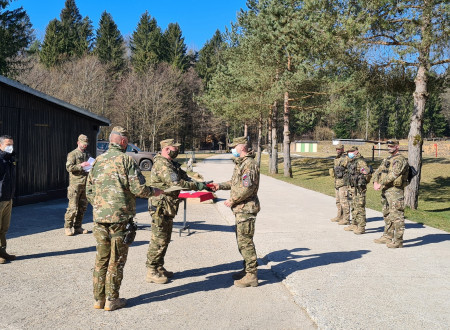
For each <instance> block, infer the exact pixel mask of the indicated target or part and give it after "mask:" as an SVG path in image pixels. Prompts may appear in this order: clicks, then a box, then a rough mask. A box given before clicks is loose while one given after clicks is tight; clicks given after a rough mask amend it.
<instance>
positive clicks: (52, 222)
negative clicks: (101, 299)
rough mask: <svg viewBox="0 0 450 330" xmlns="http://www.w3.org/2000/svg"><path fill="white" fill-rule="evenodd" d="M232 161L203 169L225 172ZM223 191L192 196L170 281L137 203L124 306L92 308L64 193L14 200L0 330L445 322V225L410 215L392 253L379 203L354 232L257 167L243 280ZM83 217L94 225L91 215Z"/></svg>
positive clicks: (86, 253)
mask: <svg viewBox="0 0 450 330" xmlns="http://www.w3.org/2000/svg"><path fill="white" fill-rule="evenodd" d="M228 158H229V156H228V155H218V156H214V157H212V158H208V159H207V160H206V161H204V162H202V163H200V164H198V166H197V167H196V171H198V172H200V173H202V174H203V175H204V177H205V179H214V180H215V181H216V182H219V181H222V180H223V181H224V180H227V179H229V178H230V177H231V173H232V169H233V163H232V162H231V161H230V160H229V159H228ZM228 194H229V192H228V191H219V192H218V193H217V196H218V201H217V203H216V204H195V203H189V204H188V214H187V216H188V221H189V223H190V227H191V235H189V236H188V235H187V234H186V233H185V232H184V233H182V235H181V236H178V233H177V232H174V233H173V236H172V243H171V244H170V246H169V250H168V253H167V256H166V266H167V268H168V269H170V270H173V271H175V272H176V275H175V277H174V279H173V281H172V282H170V283H168V284H165V285H157V284H149V283H146V282H145V281H144V277H145V272H146V268H145V258H146V257H145V255H146V250H147V246H148V241H149V238H150V232H149V223H150V221H149V216H148V214H147V212H146V205H145V201H141V202H140V203H139V205H138V215H137V219H138V221H139V223H140V227H141V230H139V231H138V234H137V238H136V242H135V243H134V244H133V246H132V247H131V248H130V252H129V258H128V262H127V264H126V267H125V276H124V281H123V283H122V288H121V296H122V297H125V298H128V299H129V304H128V306H127V308H124V309H122V310H118V311H115V312H104V311H99V310H94V309H93V308H92V303H93V300H92V293H91V291H92V284H91V281H92V268H93V264H94V258H95V241H94V239H93V237H92V234H89V235H78V236H75V237H66V236H64V234H63V230H62V229H61V227H62V225H63V216H64V212H65V208H66V201H65V200H59V201H52V202H47V203H40V204H34V205H28V206H22V207H16V208H14V209H13V218H12V225H11V229H10V232H9V233H8V237H9V239H8V244H9V250H10V251H11V252H14V253H17V254H19V255H20V258H19V259H18V260H17V261H15V262H12V263H9V264H5V265H0V287H1V290H2V291H1V296H0V299H1V302H2V303H1V304H0V315H1V318H0V329H29V328H49V329H56V328H58V329H60V328H63V327H64V328H75V329H86V328H87V329H91V328H95V329H99V328H114V329H121V328H129V329H140V328H143V327H146V326H151V327H152V328H156V329H162V328H164V329H174V328H183V329H212V328H214V329H258V328H259V329H309V328H315V327H318V328H320V329H390V328H397V329H448V325H449V324H450V313H449V312H448V311H449V310H450V276H449V275H450V234H448V233H446V232H443V231H440V230H437V229H433V228H429V227H426V226H422V225H419V224H416V223H412V222H407V224H406V234H405V239H406V240H405V246H404V248H403V249H394V250H391V249H388V248H386V247H385V246H383V245H377V244H375V243H373V242H372V241H373V239H374V238H377V237H379V236H380V235H381V232H382V229H383V224H384V223H383V221H382V218H381V214H380V213H379V212H375V211H372V210H367V217H368V220H369V221H368V226H367V228H368V231H367V232H368V233H367V234H365V235H361V236H357V235H354V234H353V233H351V232H345V231H344V230H343V228H342V226H338V225H336V224H335V223H331V222H330V220H329V219H330V218H332V217H333V216H334V215H335V205H334V199H333V198H332V197H329V196H325V195H322V194H319V193H316V192H313V191H310V190H306V189H303V188H300V187H296V186H293V185H290V184H288V183H285V182H282V181H278V180H275V179H272V178H270V177H266V176H262V178H261V185H260V193H259V196H260V200H261V204H262V211H261V212H260V214H259V215H258V218H257V226H256V236H255V244H256V248H257V252H258V257H259V263H260V265H261V266H260V271H259V277H260V286H259V287H257V288H246V289H240V288H236V287H234V286H233V285H232V284H233V281H232V279H231V277H230V275H231V274H232V273H233V272H235V271H237V270H238V269H240V268H241V266H242V261H241V260H242V259H241V256H240V255H239V253H238V251H237V248H236V242H235V237H234V233H233V229H232V225H233V224H234V219H233V216H232V214H231V211H230V210H229V209H228V208H226V207H225V206H224V205H223V201H224V200H225V199H226V198H227V197H228ZM182 213H183V212H182V210H180V214H179V215H178V216H177V218H176V219H177V220H178V221H181V220H182ZM88 214H90V212H88ZM85 223H86V225H84V227H85V228H88V229H92V216H90V215H88V216H86V220H85Z"/></svg>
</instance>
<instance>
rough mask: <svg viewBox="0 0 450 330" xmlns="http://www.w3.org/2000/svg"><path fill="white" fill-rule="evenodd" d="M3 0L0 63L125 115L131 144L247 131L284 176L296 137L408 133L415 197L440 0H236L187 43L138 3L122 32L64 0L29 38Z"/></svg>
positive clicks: (9, 71)
mask: <svg viewBox="0 0 450 330" xmlns="http://www.w3.org/2000/svg"><path fill="white" fill-rule="evenodd" d="M10 2H11V1H10V0H0V9H1V12H0V23H1V24H0V37H1V38H0V40H1V46H0V73H1V74H2V75H6V76H8V77H12V78H14V79H17V80H18V81H20V82H22V83H24V84H26V85H28V86H30V87H32V88H35V89H37V90H40V91H42V92H44V93H47V94H49V95H51V96H54V97H57V98H60V99H62V100H64V101H66V102H69V103H72V104H74V105H77V106H79V107H82V108H85V109H88V110H90V111H92V112H94V113H96V114H99V115H102V116H105V117H107V118H109V119H111V121H112V123H113V125H123V126H125V127H127V128H128V129H129V130H130V132H131V134H132V139H133V141H134V142H136V143H137V144H138V145H139V146H140V147H142V148H143V149H147V150H156V149H157V146H158V142H159V141H160V140H161V139H164V138H168V137H174V138H176V139H177V140H178V141H180V142H181V143H182V144H183V147H185V148H188V149H190V148H202V147H203V148H217V142H219V141H221V142H223V143H226V141H227V140H229V139H230V138H232V137H234V136H240V135H246V136H249V139H250V140H251V141H252V143H253V146H254V148H255V149H256V150H257V151H258V153H260V152H261V149H262V148H266V149H267V150H268V151H269V156H270V160H269V165H270V166H269V171H270V172H271V173H276V172H277V171H278V169H277V166H275V165H276V164H277V162H278V145H279V143H280V142H282V143H283V150H282V151H283V156H284V157H283V162H284V174H285V176H291V175H292V170H291V165H290V152H289V145H290V143H291V141H294V140H298V139H315V140H330V139H333V138H362V139H372V140H378V139H380V140H385V139H389V138H396V139H400V138H408V141H409V142H408V149H409V155H410V163H411V164H412V165H413V166H414V167H415V168H417V169H418V171H419V175H418V176H417V178H416V179H414V180H415V181H413V182H412V183H411V185H410V186H409V187H408V189H409V190H410V193H409V194H407V195H408V196H409V197H407V203H408V205H411V206H413V207H414V203H417V192H418V185H419V181H420V168H421V164H422V159H421V157H422V156H421V150H422V145H423V139H425V138H436V137H444V136H449V135H450V134H449V133H450V128H449V127H450V126H449V122H450V106H449V103H450V92H449V81H448V71H449V67H448V63H449V62H450V56H449V49H450V46H449V35H450V27H449V24H448V22H449V21H450V19H449V18H450V17H449V16H450V4H449V3H448V2H447V1H444V0H441V1H439V0H433V1H428V0H422V1H421V0H413V1H398V0H371V1H369V0H356V1H348V0H347V1H345V0H303V1H294V0H260V1H257V0H248V1H247V8H245V9H242V10H241V11H240V12H239V13H238V15H237V18H236V22H234V23H232V24H231V26H230V27H229V28H228V29H227V30H226V31H223V32H220V31H216V33H215V34H214V35H213V36H212V37H211V39H210V40H209V41H208V42H206V43H205V45H204V46H203V48H202V49H201V50H200V51H198V52H196V51H194V50H187V47H186V45H185V43H184V38H183V35H182V31H181V29H180V26H179V25H178V24H177V23H171V24H169V25H168V26H167V28H166V29H165V30H164V31H162V29H161V28H160V27H159V26H158V24H157V21H156V18H154V17H152V16H151V15H150V14H149V13H148V12H145V13H143V14H142V16H141V18H140V20H139V22H137V26H136V29H135V31H134V32H133V33H132V35H131V36H130V37H129V38H127V39H126V40H125V39H124V37H123V36H122V35H121V33H120V31H119V30H118V28H117V25H116V24H115V22H114V20H113V18H112V17H111V15H110V14H108V13H107V12H106V11H105V12H104V13H103V14H102V16H101V19H100V22H99V25H98V26H99V28H98V29H97V30H96V31H94V29H93V26H92V22H91V21H90V19H89V18H88V17H82V16H81V15H80V12H79V10H78V8H77V6H76V3H75V0H66V1H65V5H64V8H62V10H61V14H60V19H59V20H58V19H54V20H52V21H50V22H49V24H48V26H47V29H46V33H45V37H44V39H43V40H35V38H34V36H33V29H32V24H31V22H30V21H29V18H28V16H27V14H26V10H25V9H23V8H19V9H16V10H11V11H9V10H8V9H7V7H8V4H9V3H10ZM103 134H104V135H103V137H107V134H108V130H107V129H106V130H105V131H104V132H103ZM414 192H415V193H414Z"/></svg>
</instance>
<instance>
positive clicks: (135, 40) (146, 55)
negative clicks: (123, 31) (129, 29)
mask: <svg viewBox="0 0 450 330" xmlns="http://www.w3.org/2000/svg"><path fill="white" fill-rule="evenodd" d="M130 48H131V63H132V65H133V67H134V68H135V70H136V71H137V72H141V73H144V72H146V71H147V70H148V69H149V68H150V67H152V66H153V65H155V64H157V63H159V62H160V61H161V58H162V55H163V44H162V34H161V29H160V28H159V27H158V24H157V23H156V19H155V18H152V17H151V16H150V14H149V13H148V12H145V13H144V14H143V15H142V16H141V19H140V20H139V23H138V26H137V29H136V31H134V32H133V35H132V36H131V40H130Z"/></svg>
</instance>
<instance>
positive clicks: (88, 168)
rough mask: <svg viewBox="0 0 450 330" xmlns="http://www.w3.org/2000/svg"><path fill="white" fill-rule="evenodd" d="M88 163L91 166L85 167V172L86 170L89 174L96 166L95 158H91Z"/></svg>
mask: <svg viewBox="0 0 450 330" xmlns="http://www.w3.org/2000/svg"><path fill="white" fill-rule="evenodd" d="M87 161H88V163H89V165H88V166H84V167H83V170H85V171H86V172H89V171H90V170H91V168H92V164H94V162H95V158H92V157H89V159H88V160H87Z"/></svg>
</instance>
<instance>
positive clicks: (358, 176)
mask: <svg viewBox="0 0 450 330" xmlns="http://www.w3.org/2000/svg"><path fill="white" fill-rule="evenodd" d="M347 171H348V180H349V185H350V186H351V187H357V188H359V189H361V190H366V189H367V184H368V183H369V182H370V179H371V177H372V174H371V173H370V172H371V168H370V167H369V165H367V163H366V161H365V160H364V157H363V156H361V154H358V155H356V156H355V158H353V159H351V158H349V159H348V162H347Z"/></svg>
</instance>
